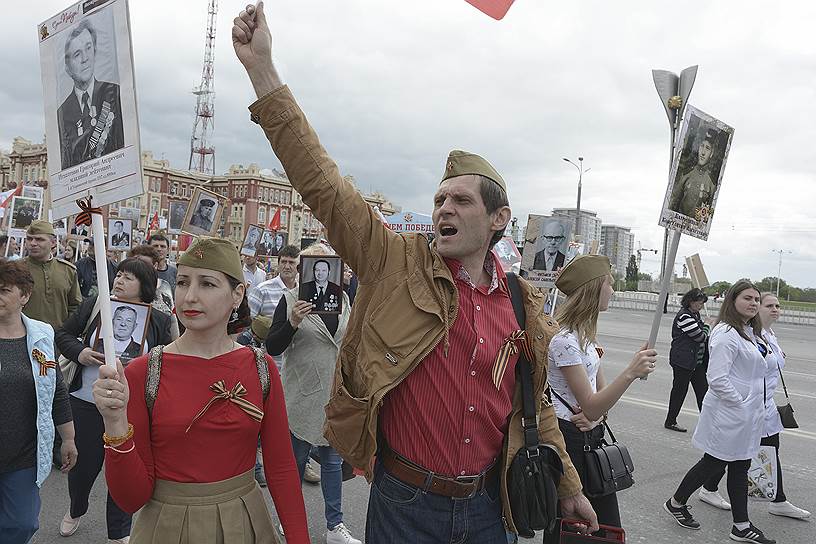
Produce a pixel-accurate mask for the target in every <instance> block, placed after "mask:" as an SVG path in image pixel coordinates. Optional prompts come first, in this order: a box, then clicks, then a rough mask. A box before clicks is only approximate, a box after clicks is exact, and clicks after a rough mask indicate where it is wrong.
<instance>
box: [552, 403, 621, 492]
mask: <svg viewBox="0 0 816 544" xmlns="http://www.w3.org/2000/svg"><path fill="white" fill-rule="evenodd" d="M551 391H552V393H553V395H555V397H556V398H557V399H558V400H560V401H561V402H562V403H563V404H564V406H566V407H567V409H568V410H569V411H570V412H572V413H573V414H577V413H578V412H576V410H574V409H573V407H572V406H570V404H569V403H568V402H567V401H566V400H564V398H563V397H562V396H561V395H559V394H558V393H557V392H556V391H554V390H552V389H551ZM603 425H604V427H606V431H607V432H608V433H609V438H610V440H612V443H609V442H607V441H606V440H604V439H601V445H600V446H599V447H592V445H591V444H590V443H589V433H588V432H585V433H584V474H582V475H581V483H582V484H583V485H584V495H586V496H587V497H604V496H606V495H611V494H612V493H617V492H618V491H622V490H624V489H626V488H629V487H632V485H633V484H634V483H635V479H634V477H633V476H632V473H633V472H634V471H635V464H634V463H633V462H632V456H631V455H629V449H628V448H627V447H626V446H624V445H623V444H619V443H618V441H617V440H616V439H615V435H614V434H612V429H610V428H609V424H608V423H607V422H606V419H604V422H603Z"/></svg>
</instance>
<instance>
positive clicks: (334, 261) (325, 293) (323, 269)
mask: <svg viewBox="0 0 816 544" xmlns="http://www.w3.org/2000/svg"><path fill="white" fill-rule="evenodd" d="M299 266H300V283H299V284H300V287H299V289H298V299H300V300H305V301H307V302H311V303H312V304H314V309H313V310H312V313H316V314H339V313H340V312H342V311H343V288H342V287H341V286H342V285H343V261H342V259H340V257H339V256H337V255H308V256H301V257H300V265H299Z"/></svg>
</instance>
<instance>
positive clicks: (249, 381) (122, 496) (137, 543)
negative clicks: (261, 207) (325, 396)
mask: <svg viewBox="0 0 816 544" xmlns="http://www.w3.org/2000/svg"><path fill="white" fill-rule="evenodd" d="M243 281H244V280H243V272H242V269H241V261H240V258H239V256H238V250H237V249H236V248H235V246H233V245H232V244H231V243H230V242H228V241H226V240H221V239H215V238H202V239H199V240H198V241H196V242H195V243H194V244H193V245H192V246H191V247H190V248H189V249H188V250H187V251H186V252H185V253H184V255H183V256H182V257H181V258H180V259H179V262H178V276H177V283H176V313H177V315H178V317H179V319H180V320H181V322H182V323H183V325H184V327H185V332H184V334H182V335H181V336H180V337H179V338H178V339H177V340H176V341H174V342H173V343H171V344H169V345H167V346H165V347H164V348H156V349H154V350H152V351H151V352H150V354H149V355H147V356H143V357H140V358H138V359H135V360H134V361H133V362H131V363H130V364H129V365H128V368H127V371H123V369H122V366H121V365H119V366H118V371H114V370H113V369H111V368H109V367H103V368H101V369H100V373H99V377H100V379H99V380H98V381H97V382H96V383H95V384H94V398H95V401H96V404H97V406H98V407H99V411H100V413H101V414H102V417H103V419H104V422H105V435H104V440H105V444H106V448H107V449H106V455H105V467H106V468H105V476H106V478H107V482H108V488H109V490H110V493H111V496H112V497H113V498H114V500H115V501H116V503H117V504H119V506H121V507H122V509H124V510H126V511H129V512H135V511H137V510H139V509H141V512H140V513H139V515H138V517H137V518H136V521H135V523H134V525H133V531H132V533H131V540H130V542H131V544H144V543H153V544H165V543H173V544H176V543H178V544H194V543H198V542H216V541H217V542H223V543H224V544H253V543H264V544H272V543H276V542H277V537H276V532H275V528H274V526H273V524H272V520H271V518H270V516H269V512H268V510H267V508H266V504H265V502H264V499H263V496H262V495H261V491H260V489H259V488H258V485H257V484H256V482H255V479H254V477H253V468H254V465H255V452H256V448H257V440H258V435H259V434H260V437H261V445H262V449H263V456H264V467H265V471H266V479H267V481H268V482H269V490H270V493H271V495H272V498H273V500H274V502H275V509H276V510H277V512H278V515H279V517H280V519H281V522H282V524H283V527H284V529H285V531H286V538H287V542H289V543H290V544H291V543H307V542H309V535H308V529H307V525H306V513H305V508H304V504H303V496H302V494H301V491H300V479H299V477H298V471H297V468H296V466H295V460H294V456H293V454H292V445H291V442H290V440H289V424H288V421H287V417H286V406H285V403H284V398H283V389H282V387H281V382H280V377H279V375H278V371H277V368H276V367H275V364H274V361H273V360H272V358H271V357H268V356H264V355H263V354H262V353H260V351H259V350H254V349H252V348H249V347H244V346H240V345H239V344H237V343H235V342H234V341H233V340H232V339H231V337H230V336H229V335H228V332H230V331H229V330H228V328H229V325H230V323H235V322H238V321H239V320H240V319H241V316H240V315H239V314H240V313H242V312H244V311H247V310H246V306H245V302H244V284H243Z"/></svg>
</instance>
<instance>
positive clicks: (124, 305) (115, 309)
mask: <svg viewBox="0 0 816 544" xmlns="http://www.w3.org/2000/svg"><path fill="white" fill-rule="evenodd" d="M150 312H151V306H150V304H141V303H136V302H124V301H122V300H118V299H115V298H112V299H111V316H112V323H113V325H112V328H113V345H114V349H115V350H116V356H117V357H119V359H120V360H121V361H122V364H127V363H128V362H130V361H131V360H132V359H135V358H136V357H139V356H140V355H143V354H144V352H145V348H146V346H145V344H146V341H147V334H146V333H147V324H148V321H149V319H150ZM93 345H94V348H93V349H94V351H98V352H99V353H105V348H104V346H103V342H102V337H101V336H100V334H99V327H97V329H96V333H95V334H94V344H93ZM151 347H152V346H151Z"/></svg>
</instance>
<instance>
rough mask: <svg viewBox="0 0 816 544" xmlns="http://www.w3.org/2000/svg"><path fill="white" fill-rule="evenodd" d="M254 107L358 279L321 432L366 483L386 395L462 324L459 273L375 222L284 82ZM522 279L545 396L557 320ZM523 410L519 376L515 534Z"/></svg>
mask: <svg viewBox="0 0 816 544" xmlns="http://www.w3.org/2000/svg"><path fill="white" fill-rule="evenodd" d="M250 112H251V113H252V120H253V121H255V122H257V123H259V124H260V125H261V127H262V128H263V129H264V132H265V133H266V136H267V138H268V139H269V142H270V143H271V144H272V149H273V150H274V151H275V154H276V155H277V156H278V159H280V161H281V164H282V165H283V167H284V169H285V170H286V173H287V175H288V176H289V181H290V182H291V183H292V186H293V187H294V188H295V189H296V190H297V191H298V192H299V193H300V194H301V196H302V197H303V201H304V202H305V203H306V204H307V205H308V206H309V207H310V208H311V210H312V213H313V214H314V215H315V217H317V219H318V220H319V221H320V222H321V223H323V224H324V225H325V226H326V227H327V230H328V238H329V242H330V243H331V245H332V246H333V247H334V249H335V250H336V251H337V252H338V254H340V255H341V256H342V258H343V260H345V261H346V262H347V263H348V264H349V265H350V266H351V268H352V269H353V270H354V271H355V272H356V273H357V275H358V279H359V288H358V291H357V296H356V298H355V300H354V306H353V307H352V310H351V316H350V320H349V324H348V328H347V329H346V335H345V337H344V339H343V343H342V345H341V347H340V355H339V359H338V363H337V368H336V370H335V376H334V385H333V391H332V395H331V399H330V400H329V403H328V405H327V406H326V424H325V436H326V438H327V439H328V441H329V443H330V444H331V445H332V446H333V447H334V448H335V449H336V450H337V451H338V452H339V453H340V455H341V456H342V457H343V458H344V459H346V460H347V461H349V462H350V463H351V464H352V465H354V466H355V467H358V468H360V469H364V470H366V471H367V476H368V477H369V479H370V477H371V471H370V469H371V461H372V459H373V457H374V454H375V453H376V448H377V424H378V415H379V408H380V406H381V405H382V402H383V399H384V397H385V396H386V395H387V394H388V392H389V391H391V390H392V389H393V388H394V387H396V386H397V385H398V384H399V383H400V382H401V381H402V380H403V379H405V377H406V376H407V375H408V374H410V372H411V371H412V370H413V369H414V368H416V367H417V365H419V363H420V362H421V361H422V360H423V359H424V358H425V357H426V356H427V355H428V354H429V353H430V352H431V351H432V350H433V349H434V348H435V347H436V346H437V345H438V344H439V343H440V342H445V341H446V335H447V334H448V332H449V330H450V328H451V327H452V325H453V323H454V321H455V320H456V315H457V312H458V310H459V300H458V292H457V290H456V286H455V284H454V280H453V276H452V274H451V271H450V269H449V268H448V267H447V265H446V264H445V262H444V261H443V259H442V257H441V256H440V255H439V254H438V253H437V252H436V250H435V246H434V245H430V246H429V245H428V241H427V239H426V238H425V237H424V236H422V235H420V234H397V233H394V232H393V231H391V230H389V229H388V228H386V227H385V226H384V225H383V224H382V223H381V222H380V221H379V219H378V218H377V216H376V215H375V214H374V212H373V210H372V209H371V207H370V206H369V205H368V204H367V203H366V202H365V200H363V198H362V196H361V195H360V193H359V192H358V191H357V189H356V188H355V187H354V186H353V185H352V184H351V183H349V182H348V181H346V180H344V179H343V177H342V176H341V175H340V172H339V171H338V168H337V165H336V164H335V163H334V162H333V161H332V160H331V158H330V157H329V155H328V154H327V152H326V150H325V149H324V148H323V147H322V146H321V145H320V142H319V140H318V138H317V134H315V132H314V130H313V129H312V127H311V126H310V125H309V123H308V121H307V120H306V116H305V114H304V113H303V112H302V111H301V109H300V108H299V107H298V105H297V103H296V102H295V99H294V97H293V96H292V94H291V93H290V91H289V89H288V88H287V87H285V86H284V87H281V88H279V89H277V90H275V91H273V92H271V93H269V94H268V95H266V96H264V97H262V98H261V99H260V100H258V101H257V102H255V103H254V104H253V105H252V106H250ZM520 283H521V288H522V293H523V298H524V307H525V312H526V322H527V334H528V336H529V338H531V339H533V351H534V355H535V361H531V363H532V365H533V368H534V377H533V386H534V393H535V395H536V398H543V393H544V390H545V386H546V383H547V349H548V346H549V342H550V339H551V338H552V336H553V335H555V334H556V333H557V332H558V326H557V324H556V323H555V322H554V321H553V320H551V319H550V318H549V317H548V316H547V315H545V314H544V313H543V306H544V296H543V295H542V294H540V293H539V292H538V291H537V290H535V289H533V288H532V287H531V286H530V285H529V284H528V283H527V282H525V281H523V280H521V281H520ZM521 412H522V403H521V384H520V382H519V383H517V384H516V391H515V394H514V396H513V409H512V415H511V419H510V425H509V431H508V435H507V437H506V440H505V444H504V451H503V455H502V458H501V459H500V462H501V463H502V472H501V496H502V503H503V506H504V518H505V523H506V524H507V527H508V529H509V530H511V531H513V532H515V527H514V526H513V524H512V515H511V512H510V504H509V499H508V493H507V473H508V469H509V465H510V462H511V461H512V458H513V456H514V455H515V453H516V451H518V449H519V448H521V447H522V446H523V444H524V438H523V435H522V426H521ZM537 412H539V413H540V418H539V436H540V438H541V441H542V442H543V443H547V444H552V445H554V446H555V447H556V448H557V450H558V452H559V454H560V457H561V459H562V461H563V463H564V467H565V470H566V473H565V475H564V478H563V479H562V480H561V484H560V486H559V495H560V496H562V497H567V496H572V495H575V494H577V493H579V492H580V491H581V482H580V479H579V477H578V474H577V473H576V471H575V469H574V468H573V466H572V463H571V462H570V459H569V457H568V455H567V453H566V451H565V448H564V439H563V437H562V435H561V432H560V431H559V429H558V422H557V419H556V417H555V412H554V410H553V408H552V405H551V404H549V402H542V403H539V405H538V406H537Z"/></svg>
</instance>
